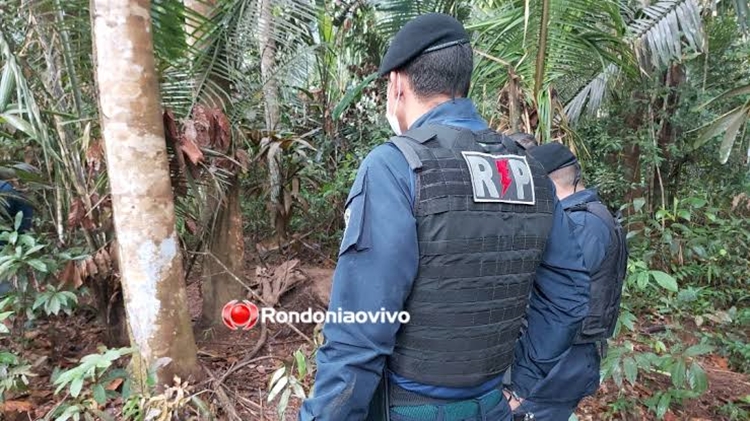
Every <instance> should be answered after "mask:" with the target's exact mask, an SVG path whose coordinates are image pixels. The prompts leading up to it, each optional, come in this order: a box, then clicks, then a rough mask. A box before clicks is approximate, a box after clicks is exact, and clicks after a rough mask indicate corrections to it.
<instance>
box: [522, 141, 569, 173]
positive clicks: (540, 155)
mask: <svg viewBox="0 0 750 421" xmlns="http://www.w3.org/2000/svg"><path fill="white" fill-rule="evenodd" d="M528 153H529V155H531V156H532V157H534V159H536V160H537V161H539V163H540V164H542V167H544V170H545V171H546V172H547V174H550V173H552V172H553V171H557V170H559V169H560V168H565V167H569V166H571V165H573V164H576V163H577V162H578V160H577V159H576V157H575V155H573V152H571V151H570V149H568V148H567V147H566V146H565V145H563V144H562V143H557V142H552V143H546V144H544V145H540V146H537V147H536V148H533V149H531V150H530V151H529V152H528Z"/></svg>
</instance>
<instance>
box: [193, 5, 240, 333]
mask: <svg viewBox="0 0 750 421" xmlns="http://www.w3.org/2000/svg"><path fill="white" fill-rule="evenodd" d="M215 5H216V1H215V0H208V1H207V0H200V1H197V0H186V1H185V6H187V7H189V8H191V9H192V10H193V11H195V12H196V13H197V14H200V15H201V16H203V17H204V18H205V19H210V18H211V16H212V15H213V10H214V8H215ZM185 32H186V33H187V34H188V43H189V44H190V45H191V46H193V48H196V49H200V48H205V46H203V45H200V44H197V43H198V42H199V41H200V39H201V38H202V37H203V32H202V31H200V30H197V29H196V28H195V26H194V24H192V25H191V24H189V23H186V24H185ZM220 56H221V57H224V56H225V53H224V51H221V52H220ZM212 81H213V82H214V83H215V84H216V85H217V86H219V87H220V88H221V92H212V94H211V95H202V97H201V98H202V99H203V100H204V102H205V104H204V105H209V106H212V107H215V108H219V109H221V110H222V111H223V112H224V113H227V112H228V111H229V110H228V108H229V105H230V101H229V99H228V98H227V97H226V96H225V95H223V93H228V92H229V90H230V88H231V85H230V83H229V81H228V80H227V79H225V78H222V77H220V76H218V75H216V74H215V73H213V74H212ZM196 94H198V92H196ZM235 149H236V148H235V146H234V145H231V146H230V152H233V151H234V150H235ZM203 193H204V194H205V196H206V198H207V200H206V205H207V206H206V209H205V212H204V214H205V215H203V217H202V218H201V219H202V221H204V226H206V227H209V231H208V233H207V237H208V240H207V244H206V251H207V253H208V255H206V256H204V258H203V277H202V280H201V297H202V298H203V304H202V309H201V319H200V321H199V323H198V324H199V325H200V327H202V328H212V327H216V326H220V325H222V323H223V322H222V320H223V318H222V315H221V311H222V309H223V308H224V305H225V304H226V303H227V302H228V301H231V300H238V299H242V298H243V297H245V296H246V295H247V292H246V291H245V288H244V287H243V286H242V285H241V284H240V283H239V282H237V281H236V278H235V277H239V278H242V272H243V269H244V262H245V243H244V231H243V224H242V210H241V208H240V180H239V177H237V176H235V177H234V178H233V180H232V184H231V187H230V188H229V189H228V191H226V192H224V194H223V195H222V194H221V192H219V191H218V190H217V188H216V184H215V183H213V182H209V183H207V187H206V189H205V191H204V192H203ZM222 196H223V200H222ZM204 238H205V237H204ZM230 272H231V273H230Z"/></svg>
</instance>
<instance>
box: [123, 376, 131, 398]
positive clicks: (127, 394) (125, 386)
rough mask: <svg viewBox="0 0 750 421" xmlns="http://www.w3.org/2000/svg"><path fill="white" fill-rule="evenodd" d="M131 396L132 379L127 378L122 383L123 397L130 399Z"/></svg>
mask: <svg viewBox="0 0 750 421" xmlns="http://www.w3.org/2000/svg"><path fill="white" fill-rule="evenodd" d="M129 398H130V379H126V380H125V381H124V382H123V383H122V399H124V400H128V399H129Z"/></svg>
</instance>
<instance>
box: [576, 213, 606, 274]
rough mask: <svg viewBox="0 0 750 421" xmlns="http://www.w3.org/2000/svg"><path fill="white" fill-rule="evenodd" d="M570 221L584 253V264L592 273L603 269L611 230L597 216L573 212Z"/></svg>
mask: <svg viewBox="0 0 750 421" xmlns="http://www.w3.org/2000/svg"><path fill="white" fill-rule="evenodd" d="M570 219H571V220H572V221H573V223H574V224H575V228H574V231H575V235H576V238H577V239H578V244H580V246H581V251H582V252H583V262H584V265H585V266H586V268H587V269H588V271H589V272H590V273H595V272H596V271H597V270H599V267H601V265H602V262H603V261H604V256H605V254H606V253H607V246H608V245H609V241H610V233H609V228H607V226H606V225H604V222H603V221H602V220H600V219H599V218H598V217H597V216H596V215H592V214H590V213H589V212H573V213H571V214H570Z"/></svg>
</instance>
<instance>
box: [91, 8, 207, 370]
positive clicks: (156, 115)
mask: <svg viewBox="0 0 750 421" xmlns="http://www.w3.org/2000/svg"><path fill="white" fill-rule="evenodd" d="M91 9H92V11H91V13H92V17H93V39H94V58H95V62H96V66H95V68H96V81H97V85H98V91H99V106H100V110H101V114H100V115H101V123H102V133H103V137H104V142H105V149H106V151H105V152H106V159H107V172H108V175H109V181H110V187H111V191H112V209H113V214H114V225H115V232H116V235H117V243H118V253H117V255H118V258H119V260H120V262H119V263H120V264H119V266H120V271H121V276H122V286H123V292H124V298H125V309H126V314H127V318H128V326H129V330H130V333H131V336H132V342H133V345H134V346H135V347H136V349H137V350H138V352H137V354H136V358H134V363H135V364H134V368H135V373H134V374H135V375H136V379H137V380H138V381H139V383H140V384H145V379H146V374H147V371H146V370H147V369H148V368H150V367H153V366H154V363H155V362H157V361H164V360H163V358H168V359H169V360H168V361H169V364H167V365H165V366H162V367H160V368H158V369H157V371H156V374H157V378H158V381H159V384H160V385H163V384H164V383H171V382H172V379H173V376H174V375H179V376H180V377H182V378H184V379H187V378H190V377H198V376H199V372H198V365H197V348H196V345H195V340H194V338H193V332H192V329H191V326H190V315H189V313H188V309H187V294H186V292H185V281H184V279H183V271H182V259H181V256H180V253H179V245H178V241H177V232H176V230H175V213H174V201H173V197H172V188H171V185H170V184H171V183H170V179H169V165H168V162H167V150H166V142H165V139H164V126H163V122H162V112H161V110H160V98H159V95H158V92H159V90H158V89H159V86H158V83H157V77H156V71H155V67H154V52H153V41H152V39H151V30H152V28H151V19H150V10H151V4H150V2H149V0H134V1H127V0H92V8H91Z"/></svg>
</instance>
